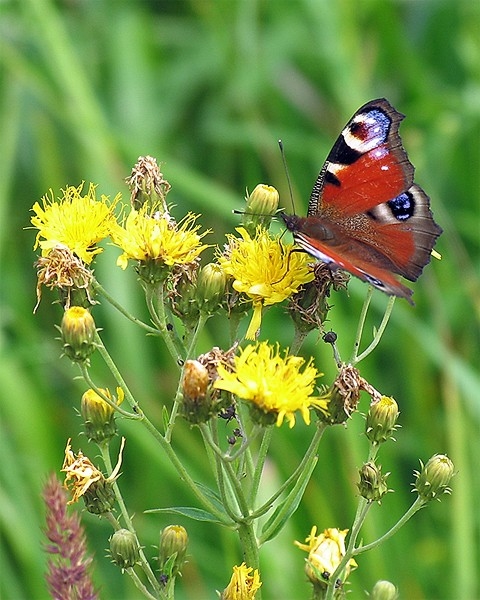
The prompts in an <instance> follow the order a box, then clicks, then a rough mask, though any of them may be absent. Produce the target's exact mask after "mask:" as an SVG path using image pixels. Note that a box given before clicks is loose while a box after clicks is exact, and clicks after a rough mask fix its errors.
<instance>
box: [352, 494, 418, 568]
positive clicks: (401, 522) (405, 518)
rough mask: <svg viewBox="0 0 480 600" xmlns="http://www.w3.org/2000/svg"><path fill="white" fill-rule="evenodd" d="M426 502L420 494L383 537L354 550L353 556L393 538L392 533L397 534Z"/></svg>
mask: <svg viewBox="0 0 480 600" xmlns="http://www.w3.org/2000/svg"><path fill="white" fill-rule="evenodd" d="M425 504H426V502H425V500H422V498H420V496H418V497H417V499H416V500H415V502H414V503H413V504H412V506H411V507H410V508H409V509H408V510H407V512H406V513H405V514H404V515H403V517H402V518H401V519H400V520H399V521H397V523H395V525H394V526H393V527H392V528H391V529H389V530H388V531H387V532H386V533H384V534H383V535H382V537H379V538H378V540H375V541H374V542H371V543H370V544H367V545H366V546H360V548H356V549H355V550H354V551H353V554H352V556H357V555H358V554H362V552H368V550H371V549H372V548H376V547H377V546H379V545H380V544H382V543H383V542H385V541H386V540H388V539H389V538H391V537H392V535H395V534H396V533H397V531H398V530H399V529H400V527H403V525H405V523H406V522H407V521H408V520H409V519H411V518H412V517H413V515H414V514H415V513H416V512H418V511H419V510H420V509H422V508H423V507H424V506H425Z"/></svg>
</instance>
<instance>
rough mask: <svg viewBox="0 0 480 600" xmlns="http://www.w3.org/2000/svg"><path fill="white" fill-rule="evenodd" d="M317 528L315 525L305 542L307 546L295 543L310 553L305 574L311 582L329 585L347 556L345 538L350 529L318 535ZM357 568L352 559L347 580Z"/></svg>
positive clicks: (334, 529)
mask: <svg viewBox="0 0 480 600" xmlns="http://www.w3.org/2000/svg"><path fill="white" fill-rule="evenodd" d="M316 533H317V527H316V526H315V525H314V526H313V527H312V530H311V532H310V535H309V536H308V537H307V539H306V540H305V542H306V543H305V544H302V543H300V542H295V545H296V546H298V547H299V548H300V549H301V550H305V552H308V559H307V562H306V565H305V572H306V574H307V577H308V578H309V579H310V581H311V582H312V583H314V584H322V585H323V584H324V585H325V586H326V585H327V582H328V580H329V579H330V577H331V575H333V573H334V572H335V570H336V569H337V567H338V565H339V564H340V563H341V561H342V559H343V557H344V556H345V538H346V537H347V533H348V529H336V528H332V529H325V530H324V532H323V533H321V534H320V535H316ZM356 567H357V563H356V562H355V561H354V560H353V558H352V559H350V560H349V561H348V565H347V568H346V570H345V579H346V578H347V577H348V575H349V574H350V571H351V570H353V569H355V568H356Z"/></svg>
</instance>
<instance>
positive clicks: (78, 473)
mask: <svg viewBox="0 0 480 600" xmlns="http://www.w3.org/2000/svg"><path fill="white" fill-rule="evenodd" d="M70 441H71V440H70V439H69V440H68V442H67V446H66V448H65V460H64V461H63V467H62V471H63V472H64V473H66V476H65V482H64V487H65V489H67V490H70V492H71V493H72V499H71V500H70V501H69V502H68V504H73V503H74V502H77V501H78V500H79V499H80V498H81V497H82V496H83V499H84V501H85V506H86V508H87V510H88V511H89V512H91V513H94V514H103V513H106V512H109V511H110V510H111V509H112V507H113V504H114V502H115V494H114V492H113V488H112V484H113V483H114V481H115V480H116V479H117V477H118V476H119V471H120V466H121V464H122V451H123V446H124V444H125V439H124V438H122V445H121V447H120V452H119V457H118V462H117V465H116V467H115V469H114V470H113V471H112V473H111V475H110V476H109V477H105V476H104V475H103V473H102V472H101V471H99V470H98V469H97V467H96V466H95V465H94V464H93V463H92V462H91V461H90V459H89V458H88V457H87V456H84V455H83V453H82V451H81V450H80V451H79V452H78V454H77V455H75V454H74V453H73V452H72V446H71V444H70Z"/></svg>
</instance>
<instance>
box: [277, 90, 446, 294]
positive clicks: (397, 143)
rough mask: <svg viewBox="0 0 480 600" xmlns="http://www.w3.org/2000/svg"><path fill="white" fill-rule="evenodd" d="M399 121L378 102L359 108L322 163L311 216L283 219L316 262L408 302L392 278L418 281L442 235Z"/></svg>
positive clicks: (405, 290) (389, 107)
mask: <svg viewBox="0 0 480 600" xmlns="http://www.w3.org/2000/svg"><path fill="white" fill-rule="evenodd" d="M403 118H404V117H403V115H402V114H401V113H399V112H397V111H396V110H395V109H394V108H393V107H392V105H391V104H390V103H389V102H388V101H387V100H385V99H383V98H382V99H378V100H373V101H371V102H368V103H367V104H365V105H364V106H362V107H361V108H360V109H359V110H358V111H357V112H356V113H355V115H354V116H353V117H352V118H351V119H350V121H349V122H348V123H347V125H346V126H345V128H344V129H343V131H342V133H341V134H340V136H339V138H338V139H337V141H336V142H335V144H334V146H333V148H332V150H331V152H330V154H329V155H328V157H327V160H326V161H325V164H324V166H323V168H322V170H321V172H320V174H319V176H318V178H317V181H316V182H315V185H314V188H313V191H312V194H311V197H310V202H309V207H308V216H307V217H306V218H305V219H302V218H299V217H295V216H293V217H288V222H287V220H285V222H286V225H287V227H288V228H289V229H290V230H291V231H292V232H293V235H294V238H295V241H296V242H297V243H298V244H299V245H300V246H301V247H302V248H303V249H304V250H305V251H307V252H309V253H310V254H312V255H313V256H315V257H316V258H319V259H321V260H323V261H325V262H328V263H330V264H333V265H337V266H339V267H341V268H342V269H345V270H346V271H349V272H350V273H352V274H353V275H355V276H356V277H359V278H360V279H363V280H364V281H367V282H369V283H371V284H372V285H375V286H376V287H378V288H379V289H381V290H382V291H384V292H386V293H388V294H394V295H397V296H402V297H405V298H407V299H408V300H410V296H411V295H412V291H411V290H410V289H409V288H408V287H406V286H404V285H403V284H401V283H400V282H399V281H398V279H397V278H396V277H395V276H394V273H396V274H398V275H402V276H403V277H405V278H407V279H409V280H410V281H416V279H417V278H418V277H419V275H420V274H421V272H422V269H423V267H424V266H425V265H426V264H427V263H428V262H429V260H430V255H431V251H432V248H433V246H434V244H435V241H436V239H437V237H438V236H439V235H440V233H441V232H442V230H441V228H440V227H439V226H438V225H437V224H436V223H435V221H434V220H433V216H432V213H431V211H430V201H429V198H428V196H427V195H426V194H425V192H424V191H423V190H422V188H420V187H419V186H418V185H416V184H414V183H413V178H414V167H413V165H412V164H411V162H410V161H409V160H408V157H407V154H406V152H405V150H404V148H403V145H402V140H401V138H400V136H399V133H398V128H399V124H400V122H401V121H402V119H403ZM284 219H285V217H284ZM410 301H411V300H410Z"/></svg>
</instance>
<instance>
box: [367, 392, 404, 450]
mask: <svg viewBox="0 0 480 600" xmlns="http://www.w3.org/2000/svg"><path fill="white" fill-rule="evenodd" d="M399 414H400V413H399V410H398V404H397V403H396V402H395V400H394V399H393V398H389V397H388V396H382V397H381V399H380V400H379V401H378V402H374V403H373V404H371V405H370V409H369V411H368V414H367V420H366V425H365V435H366V436H367V438H368V439H369V440H370V441H371V442H373V443H375V444H381V443H382V442H386V441H387V440H388V439H391V437H392V433H393V432H394V431H395V429H396V423H397V419H398V415H399Z"/></svg>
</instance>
